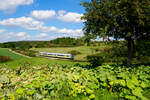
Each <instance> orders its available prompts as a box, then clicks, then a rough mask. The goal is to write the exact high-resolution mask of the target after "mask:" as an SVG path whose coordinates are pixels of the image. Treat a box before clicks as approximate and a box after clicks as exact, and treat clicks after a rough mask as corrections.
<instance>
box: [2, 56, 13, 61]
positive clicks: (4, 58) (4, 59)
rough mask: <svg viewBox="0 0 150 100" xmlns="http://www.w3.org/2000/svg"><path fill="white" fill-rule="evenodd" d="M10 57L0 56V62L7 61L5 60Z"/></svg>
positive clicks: (8, 59)
mask: <svg viewBox="0 0 150 100" xmlns="http://www.w3.org/2000/svg"><path fill="white" fill-rule="evenodd" d="M10 60H11V59H10V57H8V56H0V62H7V61H10Z"/></svg>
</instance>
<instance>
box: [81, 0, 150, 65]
mask: <svg viewBox="0 0 150 100" xmlns="http://www.w3.org/2000/svg"><path fill="white" fill-rule="evenodd" d="M82 5H83V6H84V7H85V10H86V13H85V14H84V16H83V17H82V19H84V20H85V22H84V24H85V27H84V29H83V30H84V32H85V33H86V35H87V34H92V35H94V36H102V37H104V36H111V37H114V38H115V39H125V40H126V41H127V42H128V45H127V46H128V65H131V63H132V58H133V56H134V54H135V51H136V50H135V40H136V39H139V40H142V39H143V38H144V37H147V36H150V1H149V0H91V1H90V2H83V3H82Z"/></svg>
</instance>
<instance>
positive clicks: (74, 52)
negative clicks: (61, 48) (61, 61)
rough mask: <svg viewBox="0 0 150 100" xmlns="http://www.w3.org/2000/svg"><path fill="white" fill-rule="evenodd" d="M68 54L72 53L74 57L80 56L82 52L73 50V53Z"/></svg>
mask: <svg viewBox="0 0 150 100" xmlns="http://www.w3.org/2000/svg"><path fill="white" fill-rule="evenodd" d="M68 53H71V54H73V55H78V54H81V52H79V51H77V50H72V51H69V52H68Z"/></svg>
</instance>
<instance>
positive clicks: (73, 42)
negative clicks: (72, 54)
mask: <svg viewBox="0 0 150 100" xmlns="http://www.w3.org/2000/svg"><path fill="white" fill-rule="evenodd" d="M82 45H84V39H83V38H79V39H76V38H70V37H63V38H57V39H54V40H50V41H17V42H7V43H0V47H1V48H12V49H29V48H49V47H71V46H82Z"/></svg>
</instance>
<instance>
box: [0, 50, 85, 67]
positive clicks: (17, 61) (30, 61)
mask: <svg viewBox="0 0 150 100" xmlns="http://www.w3.org/2000/svg"><path fill="white" fill-rule="evenodd" d="M0 55H2V56H9V57H10V58H11V59H12V60H11V61H8V62H5V63H0V66H1V67H5V66H7V67H10V68H16V67H19V66H28V65H29V66H37V65H45V64H48V65H57V64H58V65H74V64H77V63H78V62H73V61H71V60H59V59H57V60H56V59H54V60H53V59H49V58H40V57H33V58H27V57H23V56H20V55H17V54H14V53H12V52H11V51H9V49H1V48H0ZM80 64H87V63H83V62H80Z"/></svg>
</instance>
